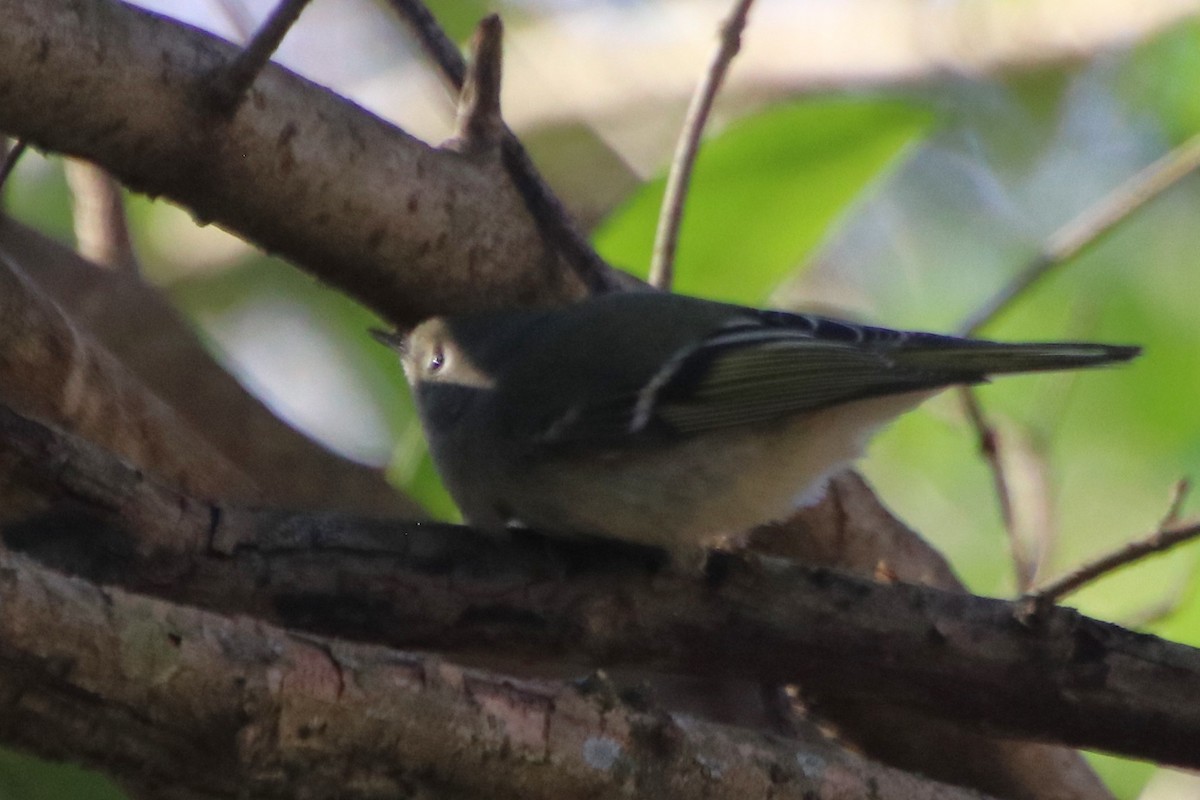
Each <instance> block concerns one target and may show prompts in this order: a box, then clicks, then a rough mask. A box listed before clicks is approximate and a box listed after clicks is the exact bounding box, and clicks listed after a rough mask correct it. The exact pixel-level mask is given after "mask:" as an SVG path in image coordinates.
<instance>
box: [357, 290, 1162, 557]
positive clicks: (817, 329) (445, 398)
mask: <svg viewBox="0 0 1200 800" xmlns="http://www.w3.org/2000/svg"><path fill="white" fill-rule="evenodd" d="M372 333H374V334H375V336H376V338H377V339H379V340H380V341H381V342H383V343H385V344H387V345H388V346H390V347H392V348H393V349H395V350H396V351H398V352H399V354H400V358H401V361H402V364H403V367H404V372H405V375H406V377H407V379H408V382H409V384H410V386H411V388H412V391H413V396H414V398H415V402H416V406H417V409H418V413H419V416H420V419H421V423H422V426H423V428H424V431H425V435H426V438H427V440H428V443H429V447H430V452H431V454H432V457H433V461H434V464H435V466H436V467H437V470H438V472H439V473H440V475H441V477H442V479H443V481H444V483H445V485H446V487H447V489H448V490H449V492H450V495H451V496H452V497H453V498H454V500H455V502H456V503H457V505H458V506H459V509H460V511H461V512H462V515H463V518H464V520H465V521H466V522H467V523H468V524H469V525H472V526H474V527H476V528H480V529H482V530H485V531H489V532H497V533H498V532H502V531H505V530H509V529H512V528H531V529H534V530H536V531H538V532H540V533H544V534H554V535H564V536H599V537H610V538H615V539H620V540H625V541H628V542H635V543H639V544H643V545H652V546H656V547H660V548H665V549H666V550H667V551H668V552H669V553H670V555H671V557H672V558H673V560H675V561H676V562H682V563H689V562H693V561H694V560H695V559H697V558H702V557H703V556H702V554H703V553H706V552H707V551H708V550H709V549H710V548H712V547H717V546H722V545H730V544H736V542H737V540H738V537H739V536H742V535H744V534H745V533H746V532H747V531H749V530H751V529H753V528H754V527H756V526H758V525H761V524H765V523H769V522H772V521H776V520H780V519H782V518H785V517H786V516H788V515H789V514H790V513H792V512H793V511H794V510H795V509H796V508H797V507H798V506H801V505H804V504H806V503H809V502H813V501H815V500H817V499H819V498H820V495H821V492H822V490H823V487H824V485H825V483H826V481H827V480H828V478H830V477H831V476H832V475H833V474H835V473H837V472H838V471H840V470H842V469H843V468H845V467H847V466H849V465H850V464H851V463H852V462H853V461H854V460H855V459H857V458H858V457H859V456H860V455H862V453H863V452H864V450H865V448H866V445H867V442H868V439H869V438H870V436H871V435H872V434H873V433H874V432H876V431H877V430H878V429H879V428H880V427H881V426H883V425H885V424H886V423H887V422H889V421H891V420H892V419H894V418H895V417H897V416H899V415H900V414H902V413H904V412H906V411H908V410H910V409H912V408H914V407H915V406H917V405H918V404H920V403H921V402H922V401H924V400H925V399H927V398H929V397H931V396H932V395H934V394H936V393H937V392H939V391H940V390H942V389H945V388H947V387H949V386H954V385H963V384H977V383H981V382H985V381H987V380H988V378H989V377H990V376H992V375H1001V374H1005V373H1017V372H1038V371H1049V370H1069V369H1078V368H1085V367H1095V366H1101V365H1106V364H1114V363H1119V362H1124V361H1129V360H1130V359H1132V358H1134V357H1135V356H1137V355H1138V354H1139V353H1140V352H1141V349H1140V348H1139V347H1137V346H1125V345H1108V344H1094V343H1087V342H1019V343H1005V342H995V341H988V340H982V339H966V338H959V337H956V336H948V335H941V334H936V333H925V332H919V331H901V330H891V329H888V328H882V327H873V326H869V325H860V324H855V323H852V322H848V321H844V320H839V319H834V318H830V317H824V316H817V315H813V314H804V313H790V312H785V311H776V310H762V309H757V308H750V307H745V306H739V305H731V304H728V303H721V302H716V301H711V300H705V299H701V298H696V297H689V296H686V295H681V294H673V293H667V292H617V293H609V294H602V295H598V296H593V297H591V298H588V299H586V300H583V301H580V302H577V303H575V304H572V305H568V306H565V307H559V308H542V309H518V310H495V311H481V312H475V313H468V314H460V315H450V316H439V317H433V318H430V319H427V320H425V321H423V322H421V323H420V324H418V325H417V326H416V327H415V328H413V329H412V330H411V331H407V332H385V331H372Z"/></svg>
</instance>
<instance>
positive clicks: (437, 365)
mask: <svg viewBox="0 0 1200 800" xmlns="http://www.w3.org/2000/svg"><path fill="white" fill-rule="evenodd" d="M445 364H446V355H445V353H443V352H442V348H440V347H439V348H437V349H436V350H434V351H433V353H431V354H430V356H429V371H430V372H440V371H441V369H442V367H443V366H445Z"/></svg>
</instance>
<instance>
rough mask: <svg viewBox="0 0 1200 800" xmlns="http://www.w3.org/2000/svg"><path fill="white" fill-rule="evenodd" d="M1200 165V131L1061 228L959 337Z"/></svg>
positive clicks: (980, 323) (976, 313)
mask: <svg viewBox="0 0 1200 800" xmlns="http://www.w3.org/2000/svg"><path fill="white" fill-rule="evenodd" d="M1197 167H1200V134H1197V135H1195V136H1193V137H1191V138H1190V139H1188V140H1187V141H1186V142H1184V143H1183V144H1181V145H1179V147H1176V148H1175V149H1174V150H1172V151H1171V152H1169V153H1167V154H1166V155H1164V156H1163V157H1162V158H1160V159H1158V160H1157V161H1155V162H1154V163H1153V164H1150V165H1149V166H1147V167H1145V168H1144V169H1142V170H1141V171H1140V172H1138V173H1137V174H1136V175H1134V176H1133V177H1132V178H1130V179H1129V180H1127V181H1125V182H1124V183H1123V184H1121V185H1120V186H1118V187H1117V188H1116V189H1114V190H1113V191H1112V192H1110V193H1109V194H1108V195H1106V196H1105V197H1104V198H1102V199H1101V200H1100V201H1099V202H1098V203H1096V204H1095V205H1092V206H1090V207H1089V208H1087V209H1085V210H1084V211H1083V213H1082V214H1080V215H1079V216H1077V217H1075V218H1074V219H1073V220H1071V221H1070V222H1068V223H1067V224H1066V225H1064V226H1062V227H1061V228H1059V229H1058V230H1057V231H1056V232H1055V233H1054V234H1053V235H1052V236H1051V237H1050V238H1049V239H1048V240H1047V241H1046V244H1045V246H1044V247H1043V248H1042V250H1041V252H1040V253H1038V254H1037V256H1036V257H1035V258H1034V259H1033V260H1032V261H1030V262H1029V263H1028V264H1027V265H1026V266H1025V268H1024V269H1022V270H1021V271H1020V272H1019V273H1018V274H1017V276H1016V277H1015V278H1014V279H1013V280H1012V281H1011V282H1010V283H1009V284H1008V285H1007V286H1005V287H1004V288H1003V289H1001V290H1000V291H999V292H997V293H996V294H995V296H993V297H992V298H991V299H990V300H989V301H988V302H986V303H984V304H983V305H982V306H980V308H979V309H978V310H977V311H976V312H975V313H974V314H972V315H971V316H970V317H969V318H968V319H967V320H966V321H965V322H964V323H963V324H962V326H961V327H960V328H959V335H960V336H970V335H972V334H974V333H976V332H978V331H979V329H980V328H982V327H983V326H984V325H986V324H987V323H989V322H991V321H992V320H994V319H995V318H996V317H997V316H999V315H1000V314H1001V312H1003V311H1005V310H1006V309H1008V308H1009V307H1010V306H1011V305H1012V304H1013V301H1015V300H1016V299H1017V298H1018V297H1019V296H1020V295H1022V294H1023V293H1025V292H1026V291H1028V290H1029V288H1030V287H1031V286H1033V285H1034V284H1036V283H1038V282H1039V281H1040V280H1042V279H1043V278H1045V277H1046V275H1048V274H1049V273H1050V272H1051V271H1053V270H1054V268H1055V267H1058V266H1059V265H1061V264H1064V263H1066V262H1067V261H1070V260H1071V259H1073V258H1074V257H1075V256H1077V255H1079V254H1080V253H1082V252H1083V251H1084V250H1086V249H1087V248H1089V247H1091V246H1092V245H1094V244H1095V243H1096V242H1098V241H1099V240H1100V239H1102V238H1103V237H1104V235H1105V234H1107V233H1109V232H1110V231H1112V230H1113V228H1115V227H1116V226H1117V225H1118V224H1120V223H1121V222H1122V221H1124V220H1125V219H1127V218H1128V217H1130V216H1131V215H1132V214H1133V213H1134V212H1135V211H1137V210H1138V209H1140V208H1141V207H1142V206H1144V205H1146V203H1148V202H1149V201H1151V200H1153V199H1154V198H1155V197H1158V196H1159V195H1160V194H1162V193H1163V192H1165V191H1166V190H1167V189H1169V188H1171V187H1172V186H1174V185H1175V184H1177V183H1179V181H1181V180H1182V179H1183V178H1185V177H1186V176H1188V175H1190V174H1191V173H1192V172H1193V171H1195V170H1196V169H1197Z"/></svg>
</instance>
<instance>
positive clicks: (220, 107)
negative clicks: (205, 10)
mask: <svg viewBox="0 0 1200 800" xmlns="http://www.w3.org/2000/svg"><path fill="white" fill-rule="evenodd" d="M308 3H309V0H280V2H279V4H278V5H277V6H275V9H274V10H273V11H272V12H271V14H270V16H268V17H267V19H266V20H265V21H264V22H263V24H262V25H261V26H260V27H259V29H258V30H257V31H255V32H254V36H253V37H252V38H251V39H250V41H249V42H247V43H246V46H245V47H244V48H242V50H241V52H239V53H238V54H237V56H236V57H235V58H234V59H233V60H232V61H230V62H229V63H228V64H226V65H225V66H224V67H223V68H221V70H220V71H219V72H218V73H217V74H216V75H214V76H213V80H212V83H211V84H210V85H209V87H208V90H209V102H211V103H212V106H213V108H214V109H215V110H216V111H218V112H219V113H221V114H232V113H233V112H234V111H235V110H236V109H237V107H238V105H240V104H241V102H242V99H243V98H244V97H245V96H246V92H247V91H249V89H250V86H251V85H252V84H253V83H254V79H255V78H257V77H258V74H259V73H260V72H262V70H263V67H265V66H266V65H267V62H268V61H270V60H271V55H272V54H273V53H274V52H275V51H276V50H277V49H279V43H280V42H282V41H283V37H284V36H285V35H286V34H287V32H288V31H289V30H290V29H291V27H292V25H294V24H295V23H296V20H297V18H299V16H300V12H301V11H303V10H304V7H305V6H307V5H308Z"/></svg>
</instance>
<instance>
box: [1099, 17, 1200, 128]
mask: <svg viewBox="0 0 1200 800" xmlns="http://www.w3.org/2000/svg"><path fill="white" fill-rule="evenodd" d="M1198 83H1200V21H1197V20H1194V19H1193V20H1188V21H1187V22H1183V23H1181V24H1179V25H1177V26H1175V27H1174V28H1171V29H1170V30H1169V31H1167V32H1166V33H1164V34H1162V35H1161V36H1157V37H1155V38H1154V39H1152V40H1150V42H1148V43H1147V44H1145V45H1143V46H1142V47H1140V48H1138V49H1137V51H1136V52H1135V54H1134V56H1133V58H1132V59H1131V60H1130V62H1129V65H1128V66H1127V67H1126V68H1125V69H1124V70H1122V73H1121V76H1120V78H1119V80H1118V81H1117V85H1116V91H1117V93H1118V94H1119V95H1120V96H1122V97H1124V98H1125V99H1126V101H1127V102H1128V103H1129V104H1130V105H1131V106H1133V107H1134V108H1136V109H1139V110H1141V111H1144V112H1147V113H1149V114H1151V115H1153V116H1154V117H1155V118H1156V119H1157V120H1158V121H1159V122H1160V123H1161V124H1162V126H1163V128H1164V129H1165V131H1166V133H1167V136H1168V137H1169V138H1170V139H1171V141H1173V142H1176V143H1178V142H1181V141H1183V140H1184V139H1186V138H1187V137H1189V136H1191V135H1192V134H1194V133H1196V132H1197V131H1200V92H1197V91H1196V85H1197V84H1198Z"/></svg>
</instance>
